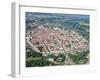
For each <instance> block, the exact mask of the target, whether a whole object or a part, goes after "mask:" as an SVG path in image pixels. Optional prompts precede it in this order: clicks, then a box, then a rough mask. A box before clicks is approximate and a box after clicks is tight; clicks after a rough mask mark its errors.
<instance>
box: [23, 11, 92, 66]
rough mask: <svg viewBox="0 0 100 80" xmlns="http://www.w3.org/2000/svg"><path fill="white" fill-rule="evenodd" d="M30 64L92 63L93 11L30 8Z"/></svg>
mask: <svg viewBox="0 0 100 80" xmlns="http://www.w3.org/2000/svg"><path fill="white" fill-rule="evenodd" d="M25 43H26V49H25V50H26V53H25V54H26V67H43V66H62V65H82V64H89V54H90V53H89V15H79V14H59V13H34V12H26V37H25Z"/></svg>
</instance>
